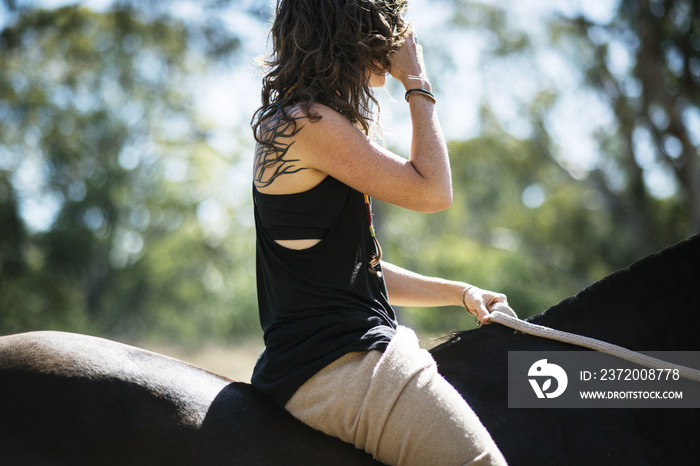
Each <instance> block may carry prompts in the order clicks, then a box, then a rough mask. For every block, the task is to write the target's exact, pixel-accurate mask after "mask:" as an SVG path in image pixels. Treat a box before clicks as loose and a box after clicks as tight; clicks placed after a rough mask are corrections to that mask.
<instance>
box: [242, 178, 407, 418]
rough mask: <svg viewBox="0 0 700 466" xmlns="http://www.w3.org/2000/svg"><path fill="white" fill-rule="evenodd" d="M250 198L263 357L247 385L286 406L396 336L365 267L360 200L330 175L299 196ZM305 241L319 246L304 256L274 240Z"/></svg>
mask: <svg viewBox="0 0 700 466" xmlns="http://www.w3.org/2000/svg"><path fill="white" fill-rule="evenodd" d="M253 199H254V201H255V226H256V239H257V245H256V259H257V266H256V268H257V288H258V307H259V312H260V324H261V326H262V329H263V331H264V338H265V350H264V351H263V353H262V354H261V355H260V357H259V358H258V361H257V363H256V365H255V369H254V371H253V377H252V379H251V382H252V384H253V386H255V387H256V388H257V389H258V390H260V391H262V392H263V393H266V394H268V395H269V396H271V397H272V398H273V400H274V401H275V402H276V403H277V404H278V405H280V406H284V405H285V404H286V403H287V401H288V400H289V398H291V396H292V395H293V394H294V392H296V390H297V389H298V388H299V387H300V386H301V385H302V384H303V383H304V382H306V380H308V379H309V378H310V377H311V376H313V375H314V374H316V373H317V372H318V371H319V370H321V369H322V368H323V367H325V366H327V365H328V364H330V363H331V362H333V361H335V360H336V359H337V358H339V357H341V356H343V355H344V354H346V353H348V352H351V351H367V350H375V349H376V350H380V351H383V350H384V349H385V348H386V345H387V344H388V343H389V341H390V340H391V338H392V337H393V335H394V333H395V330H396V315H395V314H394V310H393V309H392V308H391V306H390V305H389V301H388V297H387V292H386V286H385V284H384V280H383V278H382V275H381V273H379V274H377V273H376V272H375V271H372V270H370V267H369V262H370V260H371V259H372V254H373V253H374V252H375V250H374V248H375V246H374V241H373V240H372V237H371V235H370V231H369V220H368V217H367V213H366V207H365V203H364V196H363V195H362V193H360V192H358V191H356V190H354V189H352V188H350V187H349V186H347V185H344V184H343V183H341V182H340V181H338V180H336V179H334V178H331V177H330V176H329V177H326V178H325V179H324V180H323V181H322V182H321V183H319V184H318V185H317V186H316V187H314V188H312V189H310V190H308V191H305V192H303V193H297V194H289V195H270V194H264V193H260V192H258V191H257V189H255V188H253ZM290 212H293V214H291V213H290ZM295 219H296V220H295ZM295 221H296V224H295V223H294V222H295ZM280 225H283V227H280ZM268 230H269V231H268ZM285 231H286V233H285ZM290 232H291V233H290ZM272 233H274V236H273V234H272ZM310 234H315V235H316V236H309V235H310ZM310 238H317V239H321V241H320V242H319V243H318V244H316V245H315V246H313V247H311V248H308V249H304V250H293V249H288V248H285V247H283V246H280V245H279V244H277V243H276V242H275V241H274V240H275V239H310Z"/></svg>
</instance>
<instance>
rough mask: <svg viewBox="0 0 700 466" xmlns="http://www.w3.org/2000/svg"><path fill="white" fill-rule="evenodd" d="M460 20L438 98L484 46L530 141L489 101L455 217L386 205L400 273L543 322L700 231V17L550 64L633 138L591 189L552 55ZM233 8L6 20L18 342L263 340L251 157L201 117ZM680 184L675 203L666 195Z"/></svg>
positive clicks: (457, 319)
mask: <svg viewBox="0 0 700 466" xmlns="http://www.w3.org/2000/svg"><path fill="white" fill-rule="evenodd" d="M243 3H244V5H243V6H242V7H241V6H240V5H241V2H239V3H236V5H238V6H239V7H240V8H241V11H243V9H244V8H248V10H250V11H253V10H256V11H258V10H260V7H259V5H257V4H254V3H253V2H250V1H247V0H246V1H245V2H243ZM443 3H447V4H450V5H452V6H453V7H454V8H453V9H452V10H451V11H453V13H454V15H453V19H452V21H451V22H450V23H449V24H446V25H445V28H444V29H445V30H443V28H441V30H440V31H439V33H440V35H439V36H436V37H434V38H432V42H431V37H429V33H428V31H425V33H424V32H423V31H422V32H421V43H422V44H424V47H426V52H428V51H429V50H428V48H429V47H430V45H429V44H431V43H433V44H437V43H439V50H435V51H434V53H433V51H429V53H427V56H430V57H436V56H437V57H438V58H440V60H441V62H440V64H441V65H442V66H443V67H444V70H442V69H441V70H435V71H436V72H435V73H434V78H433V79H434V81H435V82H434V84H435V88H436V89H438V90H439V89H440V83H441V81H442V82H449V81H450V77H449V76H447V74H448V73H449V72H450V70H452V71H453V72H459V71H455V70H462V68H461V67H460V66H458V65H460V64H461V63H460V60H461V57H460V50H458V48H459V47H461V44H457V46H456V47H457V48H455V49H450V48H449V47H447V46H446V44H445V43H443V39H444V38H445V37H447V38H451V39H450V40H453V39H454V38H455V37H462V38H465V37H467V36H465V35H462V36H459V34H454V35H451V34H449V33H450V32H455V31H457V32H462V33H464V32H466V33H467V34H470V35H469V38H468V40H467V39H465V41H467V42H470V44H471V45H474V44H478V45H477V46H478V47H482V48H483V49H482V50H481V53H482V55H481V61H480V63H481V64H482V66H481V68H482V70H484V73H486V74H490V73H497V72H504V73H505V74H506V76H505V77H503V76H499V78H500V79H494V81H496V82H504V83H506V85H510V84H517V85H518V86H517V87H518V92H519V93H518V95H517V97H516V98H515V99H514V100H513V102H515V105H516V107H517V108H515V109H514V110H512V111H511V113H517V114H518V118H519V119H520V120H521V121H520V122H521V123H523V124H524V125H525V127H526V128H528V129H527V130H526V131H522V130H521V131H518V135H517V136H514V135H513V134H511V133H513V131H512V130H511V129H510V128H512V127H511V126H509V122H508V121H505V120H506V119H507V118H508V117H505V118H504V117H503V115H499V114H498V108H499V105H500V106H501V109H502V106H503V101H501V102H500V103H499V104H492V103H491V102H489V101H488V99H487V98H486V97H484V98H483V100H482V109H481V115H480V124H479V126H480V127H479V134H478V135H476V136H475V137H473V138H471V139H470V140H456V141H452V142H451V143H450V152H451V157H452V162H453V182H454V187H455V197H454V204H453V206H452V207H451V208H450V209H448V210H447V211H445V212H442V213H438V214H432V215H423V214H417V213H412V212H408V211H405V210H402V209H398V208H395V207H392V206H388V205H383V204H380V203H378V204H377V206H376V211H377V214H378V216H377V223H378V225H377V230H378V234H379V236H380V240H381V241H382V245H383V247H384V249H385V253H386V257H387V259H388V260H389V261H391V262H394V263H396V264H398V265H401V266H404V267H407V268H409V269H413V270H416V271H417V272H420V273H424V274H428V275H435V276H441V277H445V278H452V279H459V280H465V281H469V282H471V283H474V284H475V285H477V286H481V287H484V288H489V289H493V290H498V291H503V292H505V293H506V294H507V295H508V296H509V301H510V303H511V304H512V305H513V306H514V308H515V309H516V310H517V311H518V312H519V314H520V315H521V316H528V315H532V314H534V313H537V312H541V311H542V310H544V309H546V308H547V307H548V306H550V305H552V304H554V303H556V302H558V301H560V300H561V299H563V298H565V297H567V296H569V295H571V294H573V293H575V292H577V291H579V290H580V289H582V288H583V287H585V286H587V285H588V284H590V283H591V282H593V281H594V280H597V279H599V278H601V277H603V276H604V275H606V274H608V273H610V272H612V271H613V270H616V269H618V268H620V267H624V266H626V265H628V264H629V263H630V262H632V261H633V260H636V259H638V258H640V257H642V256H643V255H646V254H648V253H650V252H653V251H655V250H658V249H660V248H661V247H664V246H666V245H669V244H671V243H673V242H675V241H677V240H679V239H681V238H682V237H684V236H686V235H687V234H688V233H689V232H690V233H692V232H697V231H698V228H699V227H698V225H700V223H698V222H700V220H698V219H700V173H699V170H698V165H697V163H698V139H697V137H696V135H695V134H694V133H693V130H692V127H691V126H690V125H691V122H692V121H695V120H693V118H695V119H697V114H698V106H699V105H700V100H699V97H698V96H699V95H700V93H699V92H698V88H699V83H700V73H698V63H700V61H699V60H700V46H698V43H700V42H699V41H698V37H699V34H700V33H699V32H698V24H697V20H696V18H698V17H699V16H698V14H697V13H698V12H697V11H696V10H697V5H696V2H689V1H687V0H673V1H667V2H659V1H647V0H624V1H621V2H619V4H618V6H617V14H616V15H614V16H613V19H612V20H611V22H610V23H609V24H602V23H596V22H594V21H592V20H591V19H590V18H587V17H585V16H584V15H579V16H576V17H565V16H557V17H553V18H552V19H551V23H550V30H549V32H550V35H549V36H548V38H547V40H549V41H550V42H551V43H550V44H546V49H547V50H546V55H547V56H548V57H549V58H551V55H552V54H554V53H555V52H556V51H558V52H559V54H560V58H561V57H564V58H565V59H566V60H567V61H568V63H569V64H570V65H571V66H572V68H574V67H578V68H579V69H580V71H581V84H580V85H581V86H582V87H584V86H585V87H586V89H590V90H593V91H595V93H596V95H598V96H602V97H601V100H602V101H603V102H604V104H605V105H606V106H607V108H608V109H609V111H610V115H611V118H612V120H613V122H612V123H611V124H607V122H606V123H601V124H600V125H599V127H598V128H596V131H595V132H594V134H593V135H592V136H591V137H595V141H596V143H597V144H598V147H597V157H598V159H597V160H595V162H594V163H593V164H592V165H591V166H588V167H586V168H580V167H578V168H576V169H573V168H572V166H571V163H570V161H567V160H566V158H565V157H564V155H565V152H566V151H565V148H562V147H559V146H558V145H559V144H561V143H562V142H561V140H558V139H557V138H556V135H554V134H553V130H552V128H553V124H552V118H553V116H552V115H553V114H554V113H553V112H554V109H555V108H556V106H557V105H561V100H562V95H563V94H564V93H565V92H566V91H568V90H567V89H562V88H561V87H560V84H559V83H558V82H557V79H548V78H546V77H545V73H543V72H541V71H540V70H539V69H538V67H539V63H541V62H537V61H536V60H538V53H541V52H542V51H541V50H538V47H542V45H541V44H539V43H538V42H537V40H536V39H535V38H533V36H532V35H531V33H530V32H528V31H525V30H523V28H522V27H520V26H517V25H516V24H515V22H514V21H513V19H514V18H513V14H512V12H511V11H510V10H509V9H506V8H504V7H503V6H502V5H500V4H499V3H498V2H496V3H494V2H484V3H479V2H466V1H462V0H444V1H443ZM231 4H233V2H227V1H219V0H212V1H207V2H197V8H199V9H200V10H201V11H202V12H203V13H202V15H200V16H196V15H195V16H193V17H187V18H184V19H183V15H180V16H178V15H174V14H172V12H171V10H169V8H174V7H173V6H172V5H171V4H170V3H168V2H156V1H153V0H149V1H146V2H136V1H133V0H132V1H129V0H126V1H120V2H116V3H115V5H116V6H115V7H113V8H112V9H110V10H107V11H105V12H101V13H97V12H93V11H90V10H88V9H85V8H81V7H75V6H72V7H65V8H59V9H56V10H51V11H44V10H36V9H33V8H32V7H31V5H30V4H29V3H27V2H15V1H5V2H3V3H2V5H4V8H5V10H4V11H7V12H8V14H10V16H8V18H11V20H9V19H8V20H6V21H7V22H6V23H5V24H4V25H3V26H4V27H5V29H4V30H2V32H1V33H0V333H12V332H19V331H25V330H33V329H40V328H53V329H64V330H71V331H81V332H90V333H102V334H109V335H112V336H124V337H126V338H130V339H137V338H140V337H144V336H148V337H149V338H162V339H164V338H177V339H179V340H180V341H186V342H196V341H197V340H200V339H203V338H226V337H228V336H231V335H238V334H243V333H246V334H249V333H255V332H259V328H258V322H257V309H256V308H257V306H256V294H255V276H254V260H255V257H254V247H253V246H254V245H253V243H254V235H253V226H252V221H251V211H252V207H251V199H250V194H249V181H248V178H247V177H241V175H240V172H241V171H242V170H246V171H247V170H249V169H248V168H246V167H248V163H246V159H247V158H249V157H248V156H243V155H242V154H246V153H248V151H249V150H250V147H249V146H250V144H251V141H250V140H246V141H238V143H237V144H236V147H234V148H233V149H232V150H231V152H230V153H227V154H224V155H225V156H222V154H219V153H218V152H217V151H216V150H215V149H214V147H212V144H210V141H211V138H210V134H208V131H209V129H208V127H207V124H206V123H205V122H204V121H202V120H203V118H201V117H199V116H198V115H197V114H196V112H195V110H194V108H193V104H192V102H193V95H192V86H193V83H194V82H196V80H197V79H198V78H201V77H202V76H203V74H204V73H206V72H207V70H209V69H212V68H213V67H217V66H218V67H223V68H225V67H226V64H229V66H230V65H233V66H238V67H239V68H243V65H241V64H240V63H238V62H237V61H236V60H235V58H236V55H235V53H236V51H237V50H238V46H239V42H238V39H237V37H236V34H235V33H232V32H231V31H230V30H228V29H227V27H226V26H224V25H223V24H222V22H221V19H220V18H219V15H218V14H217V12H220V11H223V10H222V9H225V8H228V7H230V6H231ZM258 14H259V13H250V15H249V16H250V17H251V19H257V20H260V19H261V16H256V17H255V18H253V16H254V15H258ZM642 28H646V29H645V30H646V31H650V34H649V35H645V34H644V33H643V30H642ZM447 29H450V31H447ZM443 33H444V34H443ZM424 34H425V35H424ZM650 37H654V38H655V40H654V41H651V42H650ZM460 40H461V39H460ZM472 40H473V44H472V43H471V41H472ZM552 44H554V45H556V47H557V48H556V50H555V49H553V48H552ZM620 56H623V57H625V58H626V60H627V62H628V65H627V66H625V67H620V66H618V65H619V63H616V62H615V59H616V57H617V58H619V57H620ZM446 63H447V64H449V63H451V65H450V66H451V68H450V66H445V64H446ZM655 63H656V64H657V65H654V64H655ZM515 70H517V72H514V71H515ZM522 70H526V71H525V72H523V71H522ZM441 71H444V73H441ZM443 74H444V75H445V76H443ZM528 77H529V78H530V79H529V80H527V79H525V78H528ZM489 78H491V76H490V75H489V76H486V78H485V81H486V80H488V79H489ZM550 78H551V77H550ZM555 78H557V77H555ZM582 90H583V89H582ZM256 92H257V91H256ZM234 98H235V96H234ZM506 102H507V101H506ZM232 104H233V105H235V101H234V102H232ZM508 104H509V103H507V104H506V105H508ZM511 118H512V115H511ZM573 123H574V124H575V123H576V122H573ZM244 131H245V132H246V134H249V133H248V129H247V128H246V129H245V130H244ZM640 137H645V138H646V143H645V144H641V143H640ZM249 139H250V138H249ZM644 150H646V151H647V152H646V153H645V152H644ZM659 174H661V175H663V176H664V177H665V179H666V180H667V181H668V180H669V179H670V180H672V183H671V185H672V186H673V187H674V189H673V191H672V192H670V193H669V192H667V193H665V194H663V195H660V194H659V193H658V192H657V191H654V189H653V188H654V183H653V182H652V181H653V179H652V177H653V176H656V175H659ZM242 178H243V179H244V180H245V181H241V179H242ZM29 218H43V219H44V221H43V222H40V223H29V222H28V219H29ZM401 318H402V320H403V321H404V322H406V323H408V324H410V325H413V326H415V327H416V328H417V329H419V330H421V331H423V332H429V333H442V332H446V331H449V330H452V329H461V328H467V327H469V326H470V325H472V322H471V318H470V317H468V316H467V315H466V313H465V312H464V310H462V309H457V308H454V309H453V308H450V309H444V310H440V311H436V310H433V309H423V310H420V309H402V310H401Z"/></svg>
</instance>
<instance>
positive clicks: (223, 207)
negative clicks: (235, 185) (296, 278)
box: [0, 2, 255, 336]
mask: <svg viewBox="0 0 700 466" xmlns="http://www.w3.org/2000/svg"><path fill="white" fill-rule="evenodd" d="M157 4H158V2H152V4H151V3H144V4H141V5H140V6H138V8H137V5H139V3H138V2H121V3H120V2H117V4H116V6H114V8H113V9H111V10H109V11H107V12H104V13H96V12H92V11H90V10H87V9H84V8H80V7H77V6H71V7H64V8H60V9H56V10H52V11H45V10H33V9H31V8H28V7H25V8H23V9H21V8H20V6H21V5H20V6H18V5H17V2H5V6H6V8H7V9H8V11H18V9H21V14H20V15H18V16H17V17H16V21H14V23H12V24H9V25H8V26H7V27H6V28H5V29H4V30H3V31H2V34H0V332H2V333H9V332H15V331H21V330H28V329H34V328H64V329H72V330H83V331H96V332H109V333H112V334H114V333H130V334H131V335H133V336H139V335H143V334H145V333H147V332H148V333H154V332H155V333H158V332H160V331H162V332H168V333H170V334H180V335H187V336H194V335H197V332H201V331H202V330H206V331H212V332H213V334H214V335H225V334H226V333H230V332H232V331H247V330H250V328H251V327H253V326H254V322H255V320H254V312H251V310H252V308H253V306H254V303H253V302H251V301H252V299H251V297H250V296H248V295H244V296H241V297H240V298H238V297H234V296H232V295H231V293H230V292H229V291H230V290H231V289H232V286H231V284H232V283H237V284H239V285H238V286H241V285H243V289H245V287H246V286H249V285H250V283H249V282H250V280H251V278H250V270H251V269H250V267H251V264H252V260H253V259H252V257H251V258H247V257H242V256H247V255H249V254H247V251H248V250H249V248H250V244H244V243H243V244H242V243H241V241H236V242H234V243H235V244H233V245H232V244H231V243H227V244H224V243H223V241H221V237H223V236H224V235H225V234H227V233H229V232H231V231H236V230H237V229H246V228H248V229H249V228H250V227H249V226H246V225H245V221H244V219H240V222H242V224H239V223H238V222H239V221H238V220H232V221H227V222H226V221H224V220H222V219H225V218H226V216H227V215H229V214H230V213H231V212H230V211H231V209H235V208H236V205H235V203H234V204H228V205H227V204H226V203H225V202H223V203H222V202H217V199H216V195H215V194H216V192H215V191H214V190H213V189H211V186H210V185H209V183H219V185H220V186H225V183H226V182H227V180H226V174H227V173H228V170H229V167H230V166H231V164H230V162H234V165H233V167H235V159H231V158H229V159H230V160H224V159H223V158H222V157H220V156H218V155H216V152H215V151H214V150H213V149H212V148H211V146H210V145H209V143H208V134H207V128H206V126H205V125H204V124H203V123H202V122H201V121H199V120H198V118H197V117H196V114H195V113H194V111H193V108H192V105H191V95H190V93H191V88H192V81H193V80H195V79H197V77H201V76H202V74H201V73H202V72H203V71H204V70H205V69H206V64H207V63H221V62H224V61H229V60H232V59H233V58H235V57H234V53H235V51H236V49H237V47H238V42H237V39H236V38H235V37H234V36H233V35H232V34H231V32H230V31H229V30H228V29H226V28H223V27H220V24H218V20H216V17H215V16H213V17H209V20H203V21H200V22H197V21H195V20H194V19H192V18H190V19H189V20H188V21H187V22H183V21H181V20H178V19H177V18H176V17H174V16H173V15H169V14H167V12H165V11H164V10H162V9H158V8H156V7H155V6H154V5H157ZM161 4H162V2H161ZM13 8H14V10H13ZM206 18H207V17H206V16H205V19H206ZM212 18H214V19H213V20H212ZM207 60H210V61H209V62H207ZM231 104H232V105H235V101H234V102H232V103H231ZM228 155H229V154H227V156H228ZM230 155H231V157H235V156H236V154H230ZM216 174H218V175H216ZM212 176H218V178H217V179H214V180H212V179H211V177H212ZM207 206H208V208H207ZM207 211H208V212H212V211H215V214H216V215H212V214H211V213H210V214H209V215H208V217H207V215H206V214H207ZM234 217H235V216H234ZM31 218H33V219H35V222H34V224H28V223H27V220H28V219H31ZM36 219H39V221H38V222H37V221H36ZM207 219H208V220H207ZM212 219H213V220H212ZM207 222H208V223H207ZM217 222H218V224H217ZM222 222H223V223H222ZM222 224H223V225H224V226H223V227H222V226H221V225H222ZM217 225H218V226H217ZM222 228H224V229H225V231H224V230H222ZM232 246H236V247H232ZM236 267H240V268H236ZM248 294H250V293H248ZM242 309H246V310H247V311H248V312H243V314H241V312H242ZM242 315H243V317H242ZM249 315H250V317H248V316H249ZM211 334H212V333H210V335H211Z"/></svg>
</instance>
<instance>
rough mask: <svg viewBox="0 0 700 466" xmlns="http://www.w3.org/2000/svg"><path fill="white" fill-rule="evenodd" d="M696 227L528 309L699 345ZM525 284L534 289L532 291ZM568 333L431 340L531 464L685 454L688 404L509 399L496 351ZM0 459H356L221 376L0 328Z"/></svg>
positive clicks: (546, 320)
mask: <svg viewBox="0 0 700 466" xmlns="http://www.w3.org/2000/svg"><path fill="white" fill-rule="evenodd" d="M699 281H700V237H695V238H692V239H690V240H688V241H686V242H684V243H681V244H679V245H677V246H675V247H673V248H670V249H668V250H666V251H664V252H662V253H661V254H658V255H654V256H650V257H649V258H647V259H645V260H643V261H640V262H639V263H637V264H635V265H633V266H631V267H630V268H629V269H624V270H622V271H620V272H617V273H615V274H613V275H611V276H609V277H607V278H605V279H604V280H602V281H600V282H598V283H596V284H594V285H593V286H591V287H589V288H587V289H586V290H584V291H582V292H581V293H579V294H578V295H576V296H575V297H573V298H570V299H567V300H565V301H563V302H561V303H559V304H558V305H556V306H553V307H552V308H550V309H549V310H548V311H547V312H545V313H543V314H541V315H539V316H537V317H536V318H534V319H533V320H535V321H537V322H538V323H540V324H544V325H549V326H552V327H554V328H560V329H563V330H569V331H574V332H577V333H581V334H584V335H587V336H592V337H597V338H601V339H604V340H607V341H610V342H612V343H617V344H620V345H623V346H626V347H629V348H631V349H637V350H685V351H691V350H695V351H697V350H700V339H699V338H698V336H697V332H698V330H699V329H700V314H699V311H700V290H698V282H699ZM533 292H534V291H533ZM548 349H551V350H564V349H567V350H568V349H572V348H571V347H570V346H568V345H564V344H561V343H556V342H551V341H545V340H541V339H538V338H535V337H530V336H526V335H519V334H514V332H513V331H512V330H509V329H506V328H504V327H500V326H498V325H490V326H487V327H484V328H482V329H479V330H475V331H470V332H465V333H462V334H460V335H458V336H457V337H455V338H453V339H451V340H450V341H449V342H447V343H445V344H443V345H441V346H439V347H437V348H435V349H434V350H433V354H434V356H435V358H436V360H437V361H438V364H439V368H440V371H441V372H442V373H443V374H444V375H445V377H446V378H447V379H448V380H450V382H452V383H453V384H454V385H455V387H457V389H458V390H459V391H460V393H462V394H463V396H464V397H465V398H466V399H467V400H468V401H469V402H470V404H471V405H472V407H473V408H474V410H475V411H476V412H477V414H479V416H480V417H481V419H482V421H483V422H484V424H485V425H486V427H487V428H488V429H489V431H490V432H491V434H492V435H493V437H494V439H495V440H496V442H497V443H498V445H499V446H500V448H501V449H502V451H503V452H504V454H505V456H506V458H507V459H508V460H509V462H510V463H511V464H514V465H520V464H524V465H529V464H567V465H568V464H596V465H600V464H674V465H677V464H695V463H696V461H697V459H698V458H700V442H698V441H697V440H696V437H697V433H698V431H700V417H699V416H698V415H697V411H696V410H692V409H684V410H670V409H637V410H632V409H579V410H574V409H548V410H534V409H508V408H507V396H506V391H507V383H506V382H507V381H506V374H507V352H508V351H512V350H548ZM0 458H1V460H0V463H2V464H8V465H14V464H21V465H30V466H31V465H100V466H102V465H105V466H109V465H127V464H128V465H219V464H221V465H224V464H240V465H281V464H284V465H297V464H299V465H302V464H303V465H316V464H318V465H327V464H333V465H361V464H377V463H375V462H373V461H372V460H371V458H369V457H368V456H367V455H365V454H364V453H362V452H359V451H357V450H355V449H354V448H353V447H352V446H349V445H346V444H343V443H342V442H340V441H338V440H336V439H333V438H330V437H327V436H325V435H323V434H320V433H318V432H315V431H312V430H311V429H309V428H307V427H305V426H303V425H301V424H300V423H299V422H297V421H296V420H294V419H293V418H291V417H290V416H288V415H287V414H285V413H284V412H283V411H282V410H280V409H279V408H277V407H275V406H274V405H273V404H272V403H271V402H270V401H269V400H267V399H266V398H265V397H263V396H262V395H260V394H258V393H256V392H255V391H254V390H253V389H252V388H251V387H250V386H249V385H247V384H242V383H236V382H231V381H230V380H228V379H226V378H223V377H220V376H218V375H216V374H212V373H209V372H206V371H203V370H201V369H198V368H195V367H193V366H190V365H188V364H186V363H183V362H181V361H177V360H174V359H170V358H167V357H164V356H161V355H157V354H155V353H150V352H148V351H144V350H141V349H138V348H133V347H130V346H126V345H122V344H119V343H115V342H111V341H108V340H103V339H99V338H94V337H87V336H82V335H73V334H66V333H57V332H34V333H29V334H21V335H12V336H7V337H1V338H0Z"/></svg>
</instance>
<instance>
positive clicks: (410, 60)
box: [389, 32, 431, 91]
mask: <svg viewBox="0 0 700 466" xmlns="http://www.w3.org/2000/svg"><path fill="white" fill-rule="evenodd" d="M389 61H390V62H391V68H390V69H389V73H391V75H392V76H393V77H394V78H396V79H397V80H399V81H400V82H401V83H402V84H403V85H404V87H405V88H406V90H408V89H415V88H422V89H425V90H428V91H429V90H431V89H430V82H429V81H428V77H427V75H426V73H425V63H424V62H423V48H422V47H421V46H420V44H418V43H417V42H416V39H415V34H414V33H413V32H411V33H409V34H408V35H407V36H406V40H405V41H404V43H403V45H402V46H401V47H400V48H399V49H398V50H397V51H396V52H394V53H393V54H392V55H391V56H390V57H389Z"/></svg>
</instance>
